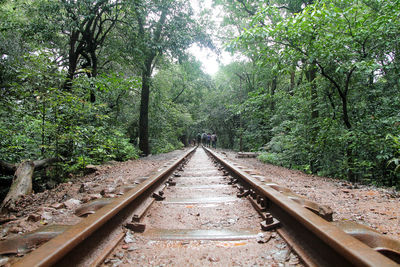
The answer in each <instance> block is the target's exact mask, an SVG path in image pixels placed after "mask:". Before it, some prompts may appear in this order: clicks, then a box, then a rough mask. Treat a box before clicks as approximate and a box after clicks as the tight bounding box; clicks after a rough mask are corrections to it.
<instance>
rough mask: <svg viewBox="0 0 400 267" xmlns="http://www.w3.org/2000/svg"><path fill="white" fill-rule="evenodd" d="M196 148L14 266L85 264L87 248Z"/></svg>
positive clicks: (98, 242) (130, 210) (106, 233)
mask: <svg viewBox="0 0 400 267" xmlns="http://www.w3.org/2000/svg"><path fill="white" fill-rule="evenodd" d="M195 149H196V148H192V149H190V150H189V151H187V152H186V153H185V154H184V155H183V156H181V157H179V158H178V159H177V160H175V161H174V162H173V163H172V164H171V165H170V166H167V167H165V168H163V169H160V170H159V171H158V172H157V173H156V174H154V175H153V176H151V177H149V178H148V179H147V180H145V181H144V182H143V183H141V184H139V185H138V186H137V187H135V188H133V189H131V190H130V191H128V192H127V193H126V194H124V195H123V196H121V197H119V198H117V199H115V200H114V201H113V202H112V203H110V204H109V205H107V206H105V207H103V208H101V209H100V210H98V211H97V212H96V213H95V214H93V215H90V216H89V217H87V218H86V219H84V220H82V221H81V222H80V223H78V224H77V225H74V226H72V227H71V228H70V229H68V230H66V231H65V232H64V233H62V234H60V235H59V236H57V237H55V238H54V239H52V240H50V241H49V242H47V243H45V244H43V245H42V246H41V247H39V248H38V249H36V250H34V251H33V252H32V253H30V254H29V255H27V256H25V257H24V258H22V259H21V260H20V261H18V262H17V263H16V264H14V266H53V265H54V266H77V265H84V264H82V262H81V261H80V257H87V256H88V255H87V253H88V250H89V248H90V247H93V246H96V245H99V244H100V243H101V242H102V240H103V239H104V238H107V236H108V235H109V233H111V232H112V231H113V229H114V228H116V227H118V226H120V225H121V224H122V223H123V222H124V221H125V220H126V219H127V218H128V217H129V216H131V212H132V210H134V209H135V208H136V207H137V206H138V205H139V203H138V202H140V201H141V200H143V199H144V198H146V197H148V196H149V194H150V193H151V192H152V190H154V188H155V187H156V186H158V185H159V184H160V183H161V182H163V181H164V180H165V178H167V177H168V176H169V175H170V174H171V173H172V172H173V171H174V170H175V169H176V168H177V167H178V166H179V165H180V164H181V163H182V162H184V161H185V160H186V159H187V158H188V157H189V156H190V155H191V154H192V153H193V152H194V151H195ZM117 236H120V233H119V234H117Z"/></svg>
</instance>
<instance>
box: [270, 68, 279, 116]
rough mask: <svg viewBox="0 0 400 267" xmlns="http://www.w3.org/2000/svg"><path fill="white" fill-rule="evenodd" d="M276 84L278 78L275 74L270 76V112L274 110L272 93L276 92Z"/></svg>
mask: <svg viewBox="0 0 400 267" xmlns="http://www.w3.org/2000/svg"><path fill="white" fill-rule="evenodd" d="M277 86H278V78H277V76H276V75H275V76H274V78H272V83H271V106H270V108H271V113H273V112H274V110H275V100H274V95H275V92H276V87H277Z"/></svg>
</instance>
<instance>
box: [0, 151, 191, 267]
mask: <svg viewBox="0 0 400 267" xmlns="http://www.w3.org/2000/svg"><path fill="white" fill-rule="evenodd" d="M182 153H184V150H176V151H173V152H170V153H165V154H160V155H154V156H148V157H146V158H141V159H138V160H129V161H126V162H109V163H107V164H104V165H102V166H96V171H95V172H94V173H92V174H89V175H86V176H84V177H73V178H70V181H69V182H66V183H62V184H59V185H58V186H57V187H55V188H54V189H51V190H47V191H44V192H41V193H37V194H32V195H29V196H25V197H23V198H21V199H20V200H19V201H18V205H17V210H15V211H13V212H10V213H8V214H4V215H2V219H3V223H2V224H1V225H0V240H6V239H7V240H8V239H11V238H15V237H18V236H23V235H24V234H25V233H28V232H32V231H35V230H37V229H40V228H42V227H44V226H47V225H59V224H61V225H74V224H76V223H78V222H79V221H81V220H82V218H81V217H78V216H77V215H75V211H76V210H77V209H78V208H79V207H81V206H82V205H84V204H85V203H88V202H90V201H92V200H96V199H109V198H111V199H112V198H115V197H118V196H120V195H121V194H123V191H124V188H125V187H128V186H132V185H137V184H138V183H140V182H141V181H142V180H143V179H145V178H146V177H148V176H149V175H150V174H152V173H153V172H155V171H156V170H157V169H159V168H160V167H162V166H163V165H165V164H166V163H167V162H168V161H170V160H172V159H174V158H177V157H178V156H180V155H181V154H182ZM9 219H11V220H10V221H8V220H9ZM0 252H1V251H0ZM25 252H27V251H26V250H25V249H24V250H23V251H22V250H21V255H23V254H24V253H25ZM12 261H14V259H12V260H11V261H10V260H9V259H8V258H7V257H5V256H0V266H3V264H9V262H12Z"/></svg>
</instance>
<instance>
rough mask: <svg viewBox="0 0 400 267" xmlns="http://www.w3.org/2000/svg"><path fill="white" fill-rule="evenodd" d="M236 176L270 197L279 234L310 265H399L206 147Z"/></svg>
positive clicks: (267, 201)
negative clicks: (279, 227)
mask: <svg viewBox="0 0 400 267" xmlns="http://www.w3.org/2000/svg"><path fill="white" fill-rule="evenodd" d="M204 149H205V150H206V151H207V152H208V153H209V154H210V155H211V156H212V157H213V158H215V159H216V160H217V161H218V162H219V163H220V164H221V165H223V166H224V168H225V169H226V170H227V171H228V172H229V173H230V174H231V175H232V176H234V177H236V178H239V179H241V181H243V182H244V183H245V184H247V185H248V186H249V187H251V188H252V189H254V190H255V191H256V192H257V194H259V195H260V196H262V197H264V198H265V199H266V206H267V208H268V212H270V213H271V214H272V215H273V216H274V217H275V218H277V219H278V220H279V221H280V223H281V225H282V228H281V229H279V230H278V232H279V234H280V235H281V236H282V237H283V238H284V239H285V240H286V241H288V242H289V244H290V245H291V246H292V247H293V248H294V249H295V250H296V252H297V253H298V254H299V255H300V256H301V258H302V259H303V260H304V262H305V263H306V264H307V265H309V266H399V265H398V264H397V263H395V262H394V261H392V260H390V259H389V258H387V257H385V256H383V255H382V254H380V253H378V252H376V251H375V250H373V249H372V248H370V247H368V246H367V245H366V244H364V243H362V242H360V241H359V240H357V239H356V238H354V237H352V236H350V235H348V234H346V233H345V232H343V231H342V230H341V229H339V228H338V227H336V226H335V225H334V224H332V223H330V222H328V221H326V220H324V219H322V218H321V217H319V216H318V215H316V214H314V213H313V212H311V211H310V210H308V209H305V208H304V207H302V206H301V205H299V204H298V203H296V202H295V201H292V200H291V199H290V198H288V197H287V196H285V195H284V194H282V193H280V192H279V191H277V190H275V189H273V188H272V187H271V186H269V185H267V184H265V183H263V182H261V181H259V180H258V179H256V178H254V177H252V176H251V175H249V174H248V173H246V172H245V171H242V170H240V169H239V168H237V167H235V166H234V165H233V164H232V163H230V162H229V161H227V160H225V159H223V158H222V156H220V155H218V154H216V153H215V152H214V151H212V150H210V149H207V148H204Z"/></svg>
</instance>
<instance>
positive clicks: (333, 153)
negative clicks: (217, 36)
mask: <svg viewBox="0 0 400 267" xmlns="http://www.w3.org/2000/svg"><path fill="white" fill-rule="evenodd" d="M221 2H224V4H227V5H228V7H227V8H226V10H227V11H228V12H230V13H229V15H230V16H232V17H233V18H234V19H235V20H238V21H239V23H236V24H239V25H246V26H245V27H246V28H243V29H241V30H240V31H239V33H240V35H239V36H238V35H237V34H236V36H231V37H232V42H230V43H229V44H228V45H227V46H228V47H229V48H230V49H231V50H234V51H240V52H242V53H243V54H245V55H247V56H248V58H249V60H250V61H251V63H252V64H249V65H248V66H249V67H250V68H249V69H248V70H246V71H245V72H243V70H238V69H236V71H234V72H231V73H228V72H226V71H225V70H222V71H221V72H220V73H219V74H218V75H222V73H224V74H225V75H226V76H225V77H224V80H223V82H222V83H221V84H222V86H223V88H224V89H222V90H225V91H222V92H223V93H222V94H221V96H220V101H222V100H221V99H225V98H228V99H229V100H228V101H227V102H229V103H230V105H228V107H229V114H230V116H234V115H236V116H238V117H239V122H238V123H237V124H236V126H234V130H233V131H234V137H233V138H232V139H233V140H242V142H243V145H242V147H243V148H244V149H246V150H258V149H260V148H263V149H264V150H266V152H265V153H263V154H262V155H260V160H262V161H265V162H269V163H272V164H278V165H282V166H285V167H289V168H296V169H301V170H303V171H305V172H312V173H317V174H319V175H329V176H333V177H339V178H343V179H351V180H352V181H359V182H365V183H372V184H377V185H384V186H397V187H400V176H399V173H398V169H399V168H398V165H396V164H398V162H399V160H398V158H399V152H398V146H397V144H396V141H394V140H397V139H396V138H397V136H398V135H399V131H400V128H399V121H400V117H399V113H398V110H399V108H400V106H399V103H400V102H399V94H398V92H399V89H400V84H399V79H398V74H399V72H398V69H399V61H398V54H399V48H398V37H397V36H398V34H399V29H400V28H399V26H400V25H399V20H398V14H399V12H400V5H399V2H398V1H378V0H373V1H370V0H368V1H367V0H364V1H358V0H354V1H331V0H322V1H286V0H282V1H280V0H279V1H278V0H277V1H269V2H268V4H261V5H256V4H252V2H248V1H243V2H240V3H241V4H239V3H232V2H230V1H221ZM278 6H279V7H282V6H284V7H285V10H286V12H282V9H281V8H278ZM235 8H236V10H233V9H235ZM246 13H247V15H246ZM250 20H251V22H250V23H249V21H250ZM226 22H227V23H229V21H228V20H226ZM396 43H397V44H396ZM232 66H233V64H232ZM243 73H247V74H251V75H252V76H251V77H252V79H237V78H236V77H235V76H238V75H240V74H243ZM218 75H217V79H218ZM249 77H250V76H249ZM240 82H241V83H240ZM240 85H241V86H240ZM225 88H232V91H231V92H229V91H227V90H226V89H225ZM239 92H242V94H239ZM243 92H244V94H243ZM231 95H234V96H235V97H236V99H237V100H236V101H235V97H234V100H230V97H231ZM222 122H223V120H222V119H219V121H218V122H217V124H218V123H222ZM239 124H240V125H239ZM228 131H229V130H228ZM387 136H389V137H387Z"/></svg>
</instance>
